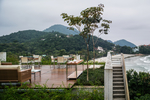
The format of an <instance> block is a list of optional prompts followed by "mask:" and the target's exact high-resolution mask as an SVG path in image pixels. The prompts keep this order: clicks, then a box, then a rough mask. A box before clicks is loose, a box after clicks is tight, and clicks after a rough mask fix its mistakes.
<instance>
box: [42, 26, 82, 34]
mask: <svg viewBox="0 0 150 100" xmlns="http://www.w3.org/2000/svg"><path fill="white" fill-rule="evenodd" d="M44 32H59V33H63V34H66V35H77V34H79V31H78V30H76V29H74V31H73V30H69V29H68V27H66V26H64V25H60V24H57V25H53V26H51V27H49V28H47V29H45V30H44Z"/></svg>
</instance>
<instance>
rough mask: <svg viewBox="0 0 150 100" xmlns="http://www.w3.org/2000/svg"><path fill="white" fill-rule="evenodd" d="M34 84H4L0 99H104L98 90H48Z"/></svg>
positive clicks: (102, 93)
mask: <svg viewBox="0 0 150 100" xmlns="http://www.w3.org/2000/svg"><path fill="white" fill-rule="evenodd" d="M35 86H36V87H35V88H34V89H33V88H29V87H28V86H27V85H23V86H21V87H19V88H18V87H14V86H13V87H8V86H5V88H4V91H3V92H0V100H43V99H44V100H104V92H103V91H100V90H93V91H92V92H90V91H84V90H79V89H77V90H76V91H73V90H72V88H71V89H63V90H62V88H60V89H61V90H59V88H58V89H56V90H54V89H52V90H50V89H49V90H48V88H47V87H46V86H43V87H42V86H39V85H35ZM21 89H24V91H21Z"/></svg>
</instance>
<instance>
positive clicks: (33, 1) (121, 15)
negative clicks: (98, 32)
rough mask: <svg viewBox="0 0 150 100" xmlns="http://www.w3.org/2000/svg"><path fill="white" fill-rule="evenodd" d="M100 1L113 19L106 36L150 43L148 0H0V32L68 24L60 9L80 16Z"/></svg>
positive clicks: (107, 14) (137, 42) (105, 15)
mask: <svg viewBox="0 0 150 100" xmlns="http://www.w3.org/2000/svg"><path fill="white" fill-rule="evenodd" d="M100 3H102V4H104V6H105V8H104V12H103V18H104V19H109V20H112V24H111V25H110V32H109V34H108V35H102V38H103V39H110V40H112V41H115V40H118V39H123V38H124V39H127V40H130V41H131V42H132V41H133V43H135V44H136V45H138V44H144V43H145V44H148V43H149V42H148V38H147V37H150V36H149V31H150V25H149V18H150V13H149V9H150V6H149V4H150V1H149V0H144V1H142V0H140V1H138V2H137V0H126V1H122V0H101V1H99V0H95V1H94V2H93V0H0V36H2V35H5V34H10V33H13V32H16V31H21V30H28V29H35V30H41V31H42V30H44V29H46V28H48V27H50V26H51V25H54V24H63V25H66V26H67V23H66V22H64V21H63V19H62V18H61V16H60V14H61V13H68V14H69V15H75V16H78V15H79V14H80V12H81V11H82V10H84V9H86V8H88V7H92V6H98V4H100ZM142 34H144V35H145V36H146V37H145V36H144V35H142ZM146 34H148V35H146ZM135 36H136V38H135ZM140 42H141V43H140Z"/></svg>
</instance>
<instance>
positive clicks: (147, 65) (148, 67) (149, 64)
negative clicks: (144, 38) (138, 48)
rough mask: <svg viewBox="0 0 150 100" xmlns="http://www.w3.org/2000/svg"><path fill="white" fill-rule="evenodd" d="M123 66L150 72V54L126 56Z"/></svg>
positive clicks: (128, 68) (127, 68)
mask: <svg viewBox="0 0 150 100" xmlns="http://www.w3.org/2000/svg"><path fill="white" fill-rule="evenodd" d="M125 66H126V70H130V69H134V70H136V71H137V72H140V71H142V72H149V73H150V55H148V56H136V57H131V58H126V59H125Z"/></svg>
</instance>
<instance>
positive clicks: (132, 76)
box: [127, 69, 150, 99]
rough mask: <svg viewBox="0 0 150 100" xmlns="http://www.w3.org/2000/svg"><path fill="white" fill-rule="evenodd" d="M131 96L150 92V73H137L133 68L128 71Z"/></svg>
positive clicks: (139, 95) (132, 97)
mask: <svg viewBox="0 0 150 100" xmlns="http://www.w3.org/2000/svg"><path fill="white" fill-rule="evenodd" d="M127 79H128V87H129V94H130V98H131V99H134V97H138V98H139V97H141V96H144V95H145V94H150V91H149V90H150V74H149V73H147V72H139V73H137V72H136V71H134V70H133V69H131V70H129V71H127Z"/></svg>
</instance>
